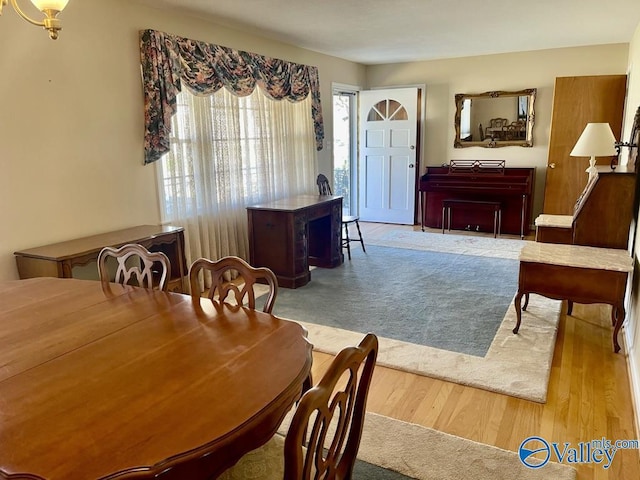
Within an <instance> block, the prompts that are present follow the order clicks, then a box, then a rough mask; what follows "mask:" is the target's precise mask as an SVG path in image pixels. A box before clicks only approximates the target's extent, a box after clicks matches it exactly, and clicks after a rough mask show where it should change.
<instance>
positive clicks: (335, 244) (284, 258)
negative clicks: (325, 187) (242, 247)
mask: <svg viewBox="0 0 640 480" xmlns="http://www.w3.org/2000/svg"><path fill="white" fill-rule="evenodd" d="M247 215H248V219H249V250H250V262H249V263H251V265H253V266H256V267H268V268H270V269H271V270H273V273H275V274H276V277H278V285H279V286H280V287H286V288H297V287H301V286H303V285H306V284H307V283H309V280H310V279H311V273H310V272H309V265H315V266H318V267H324V268H333V267H337V266H339V265H342V263H343V262H344V254H343V253H342V197H340V196H333V195H298V196H296V197H290V198H283V199H280V200H275V201H273V202H268V203H263V204H260V205H252V206H249V207H247Z"/></svg>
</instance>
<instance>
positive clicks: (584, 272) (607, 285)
mask: <svg viewBox="0 0 640 480" xmlns="http://www.w3.org/2000/svg"><path fill="white" fill-rule="evenodd" d="M631 271H633V259H632V258H631V256H630V254H629V252H627V251H626V250H622V249H615V248H599V247H585V246H581V245H562V244H554V243H539V242H535V243H530V244H527V245H525V246H524V247H522V250H521V251H520V276H519V279H518V292H517V293H516V296H515V299H514V305H515V309H516V318H517V322H516V326H515V328H514V329H513V333H518V329H519V328H520V321H521V317H522V310H526V309H527V304H528V303H529V293H537V294H539V295H542V296H544V297H548V298H554V299H556V300H567V301H568V302H569V311H568V314H569V315H570V314H571V305H572V302H576V303H605V304H608V305H611V322H612V324H613V349H614V351H615V352H616V353H617V352H619V351H620V344H619V343H618V332H619V331H620V327H622V323H623V322H624V316H625V310H624V295H625V290H626V287H627V277H628V275H629V272H631ZM523 295H525V302H524V306H521V300H522V296H523Z"/></svg>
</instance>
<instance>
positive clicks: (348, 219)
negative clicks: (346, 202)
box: [342, 215, 360, 223]
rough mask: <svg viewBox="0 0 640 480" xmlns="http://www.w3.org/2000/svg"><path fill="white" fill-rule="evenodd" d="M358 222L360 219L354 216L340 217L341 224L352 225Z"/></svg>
mask: <svg viewBox="0 0 640 480" xmlns="http://www.w3.org/2000/svg"><path fill="white" fill-rule="evenodd" d="M358 220H360V217H357V216H355V215H343V216H342V223H353V222H357V221H358Z"/></svg>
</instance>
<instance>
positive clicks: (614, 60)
mask: <svg viewBox="0 0 640 480" xmlns="http://www.w3.org/2000/svg"><path fill="white" fill-rule="evenodd" d="M627 59H628V45H627V44H615V45H602V46H595V47H580V48H562V49H553V50H540V51H533V52H520V53H509V54H501V55H486V56H479V57H468V58H454V59H446V60H433V61H425V62H413V63H398V64H390V65H376V66H369V67H367V85H368V87H369V88H376V87H385V86H394V85H409V84H426V92H427V98H426V104H427V107H426V127H425V128H426V131H425V149H424V151H423V157H422V162H421V171H424V167H425V166H427V165H440V164H443V163H449V160H452V159H499V160H506V161H507V166H511V167H536V168H537V170H536V189H535V194H534V215H533V218H535V216H536V215H537V213H539V212H541V211H542V201H543V198H544V179H545V171H546V165H547V155H548V148H549V133H550V130H551V128H550V123H551V109H552V105H553V88H554V82H555V78H556V77H565V76H576V75H611V74H624V73H626V70H627ZM527 88H536V89H537V90H538V91H537V97H536V102H535V126H534V129H533V139H534V146H533V147H532V148H523V147H502V148H497V149H493V148H483V147H468V148H461V149H460V148H453V140H454V137H455V130H454V125H453V117H454V114H455V102H454V95H455V94H456V93H483V92H487V91H491V90H523V89H527ZM472 133H476V132H475V131H474V130H473V128H472Z"/></svg>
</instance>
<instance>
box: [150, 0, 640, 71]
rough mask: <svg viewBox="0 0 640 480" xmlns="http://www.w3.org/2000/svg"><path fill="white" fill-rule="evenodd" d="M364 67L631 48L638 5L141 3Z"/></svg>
mask: <svg viewBox="0 0 640 480" xmlns="http://www.w3.org/2000/svg"><path fill="white" fill-rule="evenodd" d="M139 1H141V2H142V3H145V4H148V5H153V6H154V7H156V8H160V9H170V10H173V11H176V12H180V13H185V14H188V15H193V16H197V17H202V18H206V19H209V20H213V21H215V22H217V23H221V24H224V25H228V26H232V27H239V28H244V29H248V30H250V31H251V32H252V33H254V34H257V35H260V36H263V37H267V38H270V39H274V40H278V41H281V42H285V43H288V44H292V45H296V46H298V47H303V48H306V49H309V50H313V51H316V52H320V53H324V54H328V55H333V56H336V57H340V58H344V59H347V60H351V61H354V62H359V63H363V64H380V63H396V62H406V61H417V60H433V59H439V58H454V57H466V56H476V55H486V54H495V53H507V52H518V51H529V50H542V49H548V48H560V47H573V46H583V45H597V44H608V43H629V42H630V40H631V38H632V36H633V33H634V31H635V28H636V27H637V26H638V23H639V22H640V4H639V3H638V0H534V1H528V2H525V1H521V2H518V1H505V0H139Z"/></svg>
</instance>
